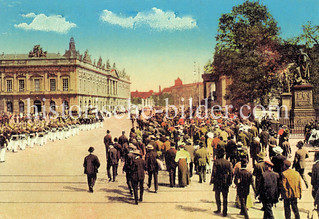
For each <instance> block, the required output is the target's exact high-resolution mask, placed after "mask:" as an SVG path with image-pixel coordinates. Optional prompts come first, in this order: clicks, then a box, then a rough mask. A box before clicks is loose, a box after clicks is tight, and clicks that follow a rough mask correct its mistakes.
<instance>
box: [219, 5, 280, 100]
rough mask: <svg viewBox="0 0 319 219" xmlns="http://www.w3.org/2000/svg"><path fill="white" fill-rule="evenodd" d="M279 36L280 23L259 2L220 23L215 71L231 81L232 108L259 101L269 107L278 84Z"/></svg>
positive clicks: (240, 7)
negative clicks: (272, 93) (269, 100)
mask: <svg viewBox="0 0 319 219" xmlns="http://www.w3.org/2000/svg"><path fill="white" fill-rule="evenodd" d="M278 34H279V27H278V26H277V22H276V21H275V20H274V18H273V17H272V15H271V14H270V13H269V12H268V10H267V8H266V6H263V5H261V4H260V3H259V2H258V1H254V2H252V1H246V2H244V3H243V4H241V5H239V6H235V7H233V9H232V11H231V12H230V13H227V14H223V15H222V16H221V18H220V19H219V29H218V34H217V36H216V40H217V45H216V48H215V54H214V62H213V65H214V66H213V68H214V70H215V72H216V73H217V74H219V75H227V76H230V77H231V78H232V80H233V83H232V84H231V85H230V86H229V87H228V92H227V95H226V98H227V99H229V100H231V101H232V104H233V105H235V106H236V105H237V106H239V105H242V104H246V103H252V102H254V101H256V100H259V102H260V103H261V104H263V105H264V104H267V103H268V99H269V94H270V92H271V91H272V89H273V87H274V86H275V85H276V84H277V83H278V81H279V80H278V75H276V71H277V69H278V68H280V63H279V61H280V58H281V54H280V53H279V52H278V46H279V43H280V40H279V37H278Z"/></svg>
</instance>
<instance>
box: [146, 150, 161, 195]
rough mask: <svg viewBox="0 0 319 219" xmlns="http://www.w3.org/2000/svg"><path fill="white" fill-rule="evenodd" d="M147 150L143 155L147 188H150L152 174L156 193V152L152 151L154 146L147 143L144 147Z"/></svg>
mask: <svg viewBox="0 0 319 219" xmlns="http://www.w3.org/2000/svg"><path fill="white" fill-rule="evenodd" d="M146 149H147V152H146V155H145V162H146V169H147V172H148V184H147V187H148V189H150V188H151V184H152V177H153V176H154V189H155V193H157V190H158V169H159V167H158V163H157V161H156V156H157V153H156V152H155V151H154V147H153V146H152V145H150V144H149V145H147V147H146Z"/></svg>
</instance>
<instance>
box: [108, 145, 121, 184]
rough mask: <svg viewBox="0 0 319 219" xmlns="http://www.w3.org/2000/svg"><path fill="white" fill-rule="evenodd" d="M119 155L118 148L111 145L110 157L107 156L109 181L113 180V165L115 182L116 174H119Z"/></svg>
mask: <svg viewBox="0 0 319 219" xmlns="http://www.w3.org/2000/svg"><path fill="white" fill-rule="evenodd" d="M119 159H120V158H119V156H118V153H117V150H116V149H115V148H114V145H113V144H110V145H109V153H108V158H107V167H106V169H107V176H108V178H109V181H111V180H112V176H111V171H110V170H111V167H112V172H113V182H115V178H116V174H117V166H118V161H119Z"/></svg>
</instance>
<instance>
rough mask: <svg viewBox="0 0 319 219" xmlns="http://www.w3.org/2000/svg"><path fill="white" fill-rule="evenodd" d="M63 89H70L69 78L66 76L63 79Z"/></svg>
mask: <svg viewBox="0 0 319 219" xmlns="http://www.w3.org/2000/svg"><path fill="white" fill-rule="evenodd" d="M62 82H63V91H68V90H69V79H67V78H65V79H63V81H62Z"/></svg>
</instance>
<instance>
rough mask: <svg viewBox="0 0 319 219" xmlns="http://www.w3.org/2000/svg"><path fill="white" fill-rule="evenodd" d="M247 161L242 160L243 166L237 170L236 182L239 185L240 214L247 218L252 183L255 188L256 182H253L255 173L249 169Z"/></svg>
mask: <svg viewBox="0 0 319 219" xmlns="http://www.w3.org/2000/svg"><path fill="white" fill-rule="evenodd" d="M247 163H248V161H247V160H246V159H244V160H242V161H241V167H240V168H239V169H238V170H237V171H236V172H235V179H234V183H235V185H236V187H237V195H238V198H239V201H240V207H241V210H240V213H239V214H240V215H244V216H245V219H248V218H249V217H248V212H247V208H246V203H247V197H248V195H249V192H250V191H249V190H250V185H252V186H253V189H254V190H255V187H254V183H253V175H252V174H251V172H249V171H248V170H247Z"/></svg>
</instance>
